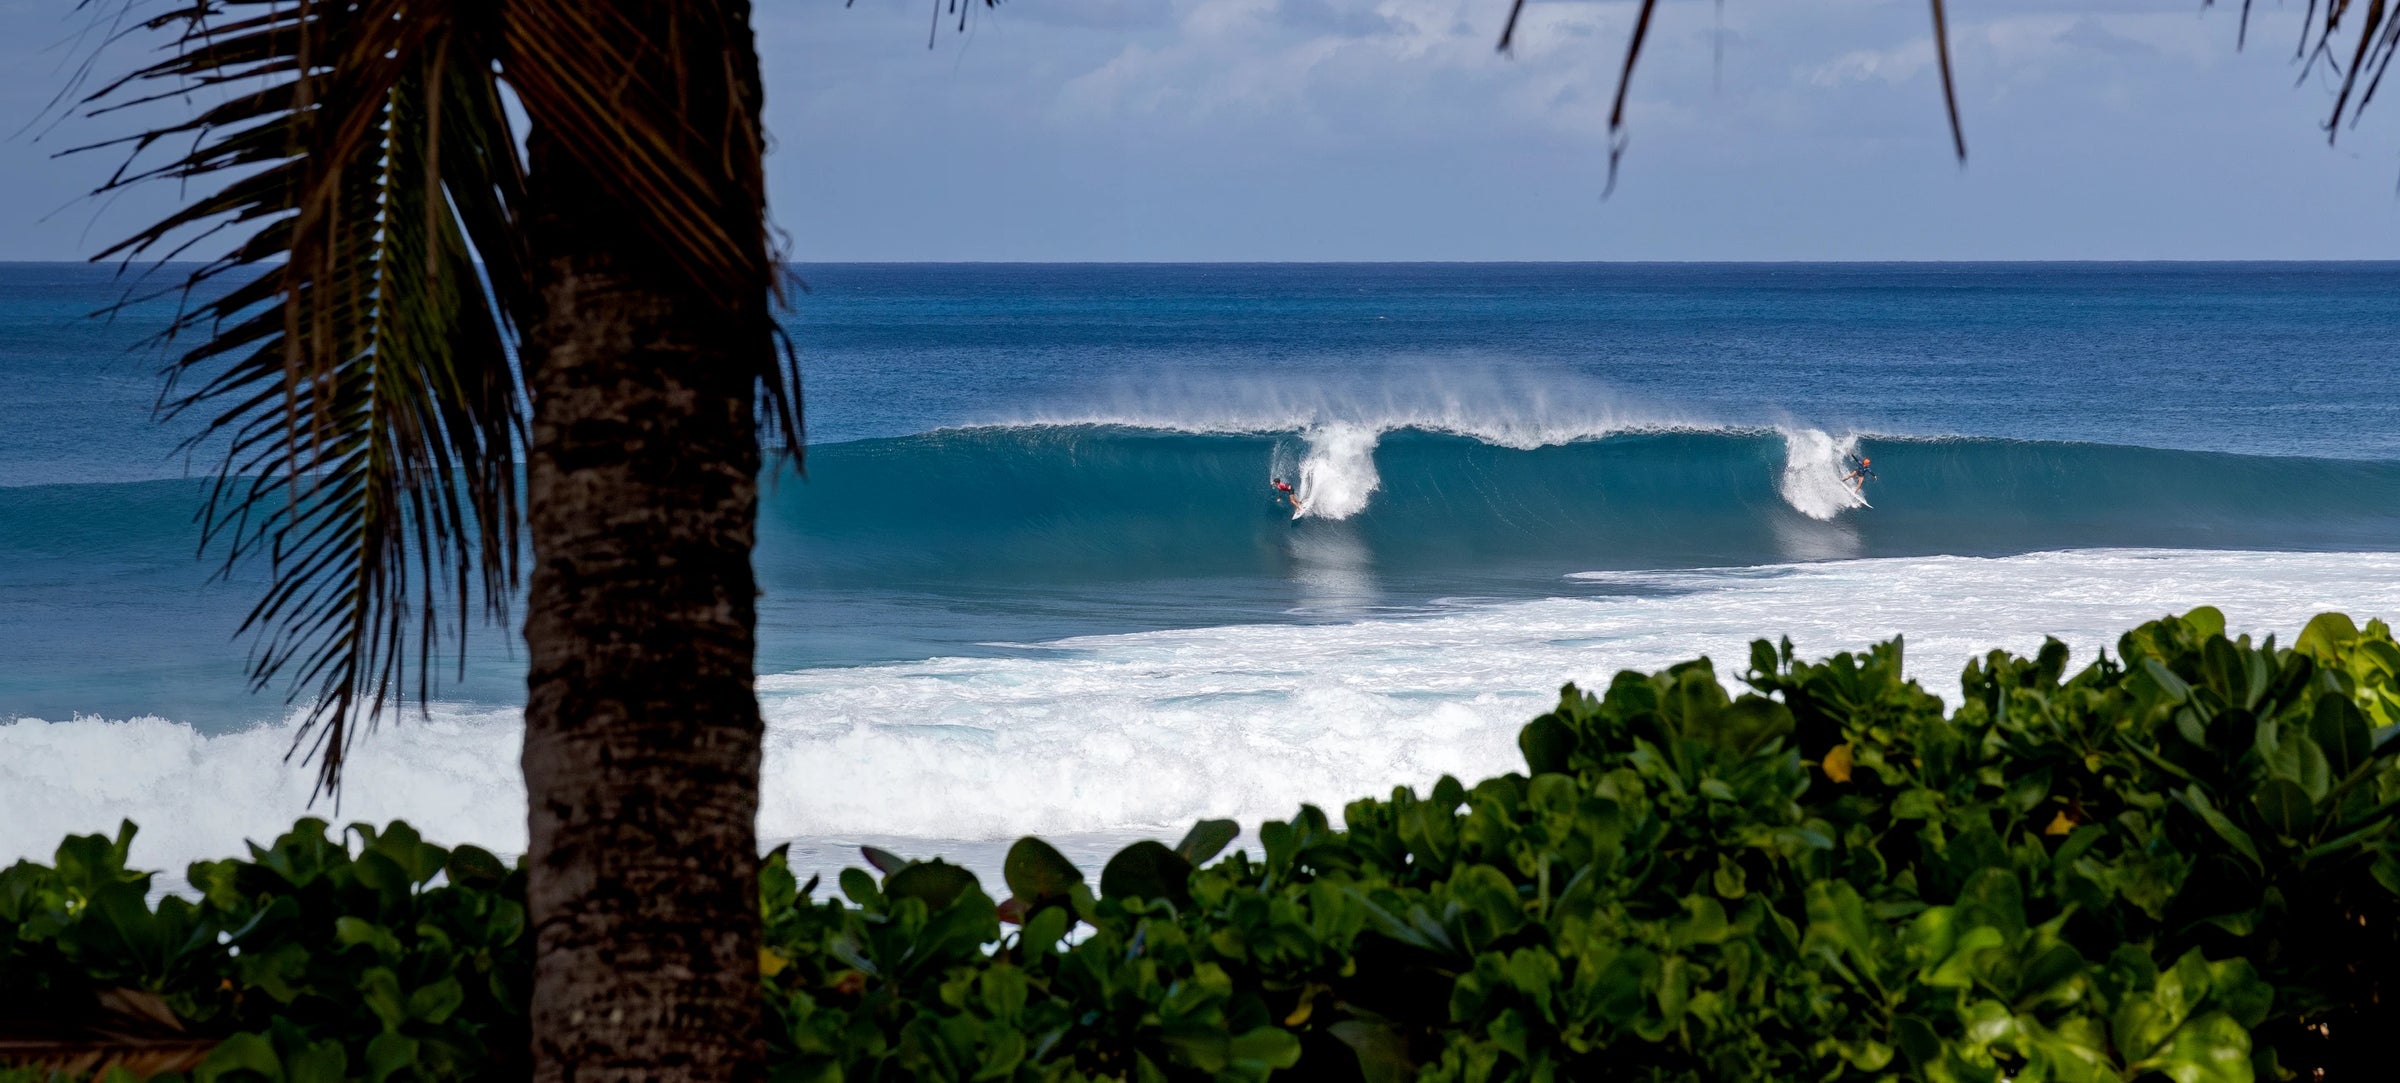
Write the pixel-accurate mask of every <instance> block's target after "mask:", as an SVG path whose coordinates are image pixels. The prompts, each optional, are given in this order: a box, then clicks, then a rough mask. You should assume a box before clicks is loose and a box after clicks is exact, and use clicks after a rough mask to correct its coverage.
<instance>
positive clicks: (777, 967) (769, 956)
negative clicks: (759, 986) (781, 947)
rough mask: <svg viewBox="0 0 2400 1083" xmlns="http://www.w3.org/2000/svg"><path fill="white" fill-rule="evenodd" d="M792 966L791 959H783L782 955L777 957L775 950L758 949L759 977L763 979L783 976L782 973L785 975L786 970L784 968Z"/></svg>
mask: <svg viewBox="0 0 2400 1083" xmlns="http://www.w3.org/2000/svg"><path fill="white" fill-rule="evenodd" d="M790 965H792V961H791V960H790V959H786V958H784V957H783V956H781V955H777V954H776V953H775V949H773V948H760V949H758V976H759V977H762V978H772V977H774V976H775V975H777V974H781V973H783V968H784V967H787V966H790Z"/></svg>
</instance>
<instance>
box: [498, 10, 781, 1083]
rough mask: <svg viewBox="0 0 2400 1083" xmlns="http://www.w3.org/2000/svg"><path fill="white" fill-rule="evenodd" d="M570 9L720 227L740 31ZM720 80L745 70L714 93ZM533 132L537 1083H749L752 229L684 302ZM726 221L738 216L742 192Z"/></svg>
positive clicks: (753, 82) (528, 632)
mask: <svg viewBox="0 0 2400 1083" xmlns="http://www.w3.org/2000/svg"><path fill="white" fill-rule="evenodd" d="M593 6H594V7H595V8H598V7H606V8H611V9H614V11H613V13H612V14H613V15H616V16H621V17H622V19H621V21H622V24H623V25H622V27H621V29H622V30H623V31H625V32H628V33H632V34H636V35H638V37H637V38H634V39H632V40H629V41H621V42H619V43H618V44H620V45H624V46H625V49H624V54H625V55H637V56H639V57H641V58H643V59H642V60H641V61H639V62H638V63H637V67H641V66H652V67H654V68H655V70H637V71H635V72H633V73H630V75H631V78H632V79H634V80H638V81H642V82H646V83H647V84H648V85H650V86H652V87H656V88H667V89H668V90H669V91H670V93H668V94H666V95H664V99H665V100H671V101H673V102H674V103H675V105H676V107H677V111H678V112H681V113H682V114H683V116H681V117H668V118H660V119H662V120H666V121H685V122H688V124H687V126H686V129H685V130H689V131H694V132H712V133H714V134H715V136H716V137H717V138H716V139H714V140H710V141H709V145H708V146H706V147H704V148H700V149H702V150H703V151H704V152H703V153H701V154H699V155H697V157H698V159H699V160H701V161H704V162H706V161H722V162H724V163H725V164H726V166H727V173H728V177H727V178H726V180H725V183H726V184H727V185H728V191H727V192H726V193H724V194H725V195H726V197H727V199H726V204H725V205H727V206H731V207H739V206H740V205H741V204H742V200H743V198H744V194H743V193H741V192H738V191H733V190H731V189H733V188H738V187H740V186H743V185H755V184H756V175H757V170H758V169H759V162H758V151H757V144H756V143H755V141H752V142H749V143H747V145H746V149H745V147H743V146H733V145H726V146H719V145H716V144H717V143H718V142H725V143H729V144H733V143H742V142H743V141H742V140H739V139H734V140H724V139H723V136H724V133H725V132H726V131H727V128H726V127H725V126H724V124H723V122H724V121H725V120H726V118H729V117H733V118H737V119H742V118H744V117H746V118H755V117H756V115H757V114H756V111H755V103H756V94H757V64H756V56H755V52H754V49H753V46H752V43H751V41H750V39H749V37H748V33H747V30H746V29H745V28H746V26H747V15H748V10H747V8H748V5H747V4H746V3H738V4H737V3H726V2H723V0H683V2H678V0H646V2H645V0H594V5H593ZM728 28H731V29H730V30H729V29H728ZM734 39H738V40H734ZM657 43H672V44H671V45H667V46H662V45H659V44H657ZM669 48H673V49H675V50H679V51H680V52H681V53H682V57H680V58H679V57H677V56H674V55H670V54H669V53H668V49H669ZM736 53H738V60H739V61H743V62H746V63H734V64H732V65H730V67H732V68H733V69H736V70H735V71H733V73H732V74H731V76H730V77H729V76H728V67H729V65H728V58H729V57H734V56H735V54H736ZM712 78H713V79H714V80H715V83H714V85H713V86H712V85H711V84H710V80H711V79H712ZM745 84H746V85H745ZM745 93H746V94H748V95H750V100H749V101H748V102H729V101H728V99H729V97H739V96H740V95H742V94H745ZM639 107H640V106H639V105H638V104H634V105H629V106H628V108H639ZM534 121H535V124H534V128H533V130H532V133H531V137H530V139H529V140H528V143H527V154H528V163H529V173H528V208H529V220H528V221H527V222H526V239H527V244H528V247H529V262H530V264H531V267H532V269H533V275H534V278H535V285H536V288H537V291H538V296H537V301H538V304H539V306H540V308H539V310H538V311H539V318H538V320H537V323H536V326H535V327H534V328H533V330H532V331H531V332H530V333H529V335H528V339H527V342H526V348H525V357H524V370H525V380H526V386H527V389H528V391H529V392H530V393H531V397H532V400H533V429H532V441H531V447H530V458H529V463H528V477H527V480H528V500H527V505H528V510H529V514H528V518H529V521H530V525H531V530H532V542H533V556H534V566H533V570H532V576H531V584H530V590H529V594H528V597H527V600H526V605H527V617H526V623H525V642H526V646H527V648H528V649H529V653H530V655H531V658H530V662H531V674H530V677H529V685H530V687H529V695H528V699H527V703H526V708H525V762H524V768H525V784H526V789H527V796H528V798H529V799H530V806H531V821H530V828H531V837H530V843H531V847H530V852H529V854H528V860H527V866H528V885H527V902H528V909H529V910H530V916H531V920H532V923H533V927H534V932H535V936H536V937H537V939H536V942H535V943H536V963H535V973H534V989H533V1001H532V1009H531V1011H532V1015H531V1024H532V1032H533V1044H534V1049H533V1056H534V1062H535V1071H534V1076H535V1078H536V1079H538V1080H565V1079H573V1080H577V1081H579V1083H582V1081H593V1080H618V1079H637V1078H638V1079H645V1080H703V1079H706V1080H719V1079H733V1078H742V1079H754V1078H759V1077H761V1076H762V1075H763V1048H762V1046H761V1044H760V1040H759V1037H760V1035H759V1012H760V994H759V984H758V903H757V899H758V894H757V887H756V878H757V868H758V841H757V814H758V771H759V756H760V738H761V723H760V721H759V713H758V701H757V698H756V696H755V694H754V691H753V677H754V674H753V669H752V651H753V643H754V625H755V619H756V605H755V598H756V595H757V590H756V583H755V580H754V579H753V576H752V572H751V567H750V549H751V543H752V541H753V539H754V537H755V533H756V521H757V511H758V482H757V478H758V470H759V465H760V455H759V446H758V430H757V426H756V421H755V417H756V415H755V413H754V410H755V395H756V390H755V388H756V383H755V381H756V379H757V374H758V372H759V371H760V368H761V362H760V358H761V357H762V356H766V355H767V354H768V352H769V351H771V350H772V349H773V345H772V342H771V341H770V340H769V338H768V337H767V336H768V333H769V328H770V327H771V324H770V323H769V322H768V312H767V310H766V305H767V304H768V303H769V293H768V287H767V280H766V278H765V277H764V274H765V269H764V262H765V257H764V253H765V251H766V246H765V243H764V223H763V217H762V218H760V219H759V220H758V221H757V222H756V224H755V225H754V227H753V228H755V229H756V230H757V231H758V232H757V234H756V236H757V238H758V240H759V244H758V246H757V248H758V251H759V253H760V262H761V265H762V266H761V268H760V269H759V272H760V277H759V280H758V287H759V288H758V289H756V290H754V291H748V292H747V293H746V294H745V293H744V291H738V290H737V291H732V295H730V296H729V295H728V292H727V291H725V290H723V289H721V288H709V287H706V286H703V285H702V284H700V283H699V282H698V281H696V280H695V279H694V277H693V276H692V275H690V274H688V273H685V272H683V271H680V270H678V265H677V263H676V261H675V260H673V259H671V258H669V257H668V255H667V254H666V252H664V251H663V250H662V248H661V246H659V245H658V244H656V243H655V242H654V241H652V240H648V239H645V234H644V231H643V230H642V229H641V228H639V226H640V224H641V223H642V222H643V221H644V217H643V216H644V215H645V214H646V213H649V210H650V208H649V207H647V206H645V205H644V201H642V200H639V199H633V198H627V197H623V196H621V195H613V194H611V192H612V189H611V188H610V186H609V185H607V184H604V183H602V180H603V178H602V177H601V176H600V175H599V174H598V172H597V171H596V169H595V166H598V167H599V168H605V163H595V162H589V161H585V160H583V159H582V158H579V157H578V155H577V153H575V152H579V151H580V152H587V153H585V155H584V157H585V158H589V157H591V155H589V154H588V148H584V147H573V146H569V145H567V141H566V140H564V139H562V138H561V137H560V136H559V134H558V133H557V132H555V131H550V130H546V129H545V128H544V127H543V126H542V124H541V118H540V117H539V116H536V117H535V118H534ZM747 122H748V123H752V124H754V123H755V120H754V119H750V120H747ZM665 127H668V128H673V127H674V125H673V124H666V125H665ZM694 138H701V137H698V136H694ZM745 171H747V174H746V175H745ZM621 187H622V185H620V188H621ZM747 198H748V199H749V201H750V202H751V204H753V205H755V203H756V201H757V197H756V189H755V188H754V187H753V188H752V189H751V191H750V192H749V193H748V195H747ZM736 217H737V218H738V215H737V216H736Z"/></svg>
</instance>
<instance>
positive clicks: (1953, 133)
mask: <svg viewBox="0 0 2400 1083" xmlns="http://www.w3.org/2000/svg"><path fill="white" fill-rule="evenodd" d="M2335 2H2337V3H2345V2H2347V0H2335ZM2374 2H2375V3H2376V4H2378V5H2380V4H2382V3H2383V0H2374ZM1931 3H1932V6H1933V52H1934V59H1935V60H1936V61H1937V62H1938V64H1939V66H1940V68H1941V75H1942V105H1943V107H1944V109H1945V110H1946V111H1947V112H1948V114H1949V117H1950V145H1951V147H1952V148H1953V149H1954V150H1955V152H1956V153H1957V155H1958V160H1959V161H1960V162H1965V161H1966V160H1967V133H1966V129H1965V128H1963V127H1960V125H1959V122H1958V87H1957V84H1956V83H1955V82H1954V81H1953V80H1952V79H1951V76H1950V27H1949V24H1948V20H1947V19H1945V18H1944V12H1943V10H1942V0H1931ZM1657 8H1658V0H1642V6H1641V8H1640V9H1639V10H1638V11H1636V12H1635V13H1634V17H1633V34H1632V37H1631V38H1630V39H1629V40H1628V41H1627V42H1626V45H1625V64H1624V66H1623V67H1622V68H1620V69H1618V71H1617V95H1616V99H1615V101H1614V102H1613V103H1612V104H1611V105H1610V107H1609V110H1608V187H1607V188H1606V189H1605V190H1604V192H1603V194H1604V195H1605V194H1606V193H1607V192H1614V191H1616V188H1617V163H1618V162H1619V161H1620V160H1622V159H1623V158H1624V157H1625V97H1626V94H1627V93H1628V92H1629V91H1630V90H1631V89H1632V87H1633V68H1634V65H1635V63H1637V62H1638V61H1640V60H1641V58H1642V46H1643V44H1644V43H1646V42H1647V41H1648V40H1649V38H1650V16H1651V15H1652V14H1653V13H1654V12H1655V11H1656V9H1657ZM2244 10H2245V12H2246V11H2247V10H2248V9H2247V7H2246V6H2245V8H2244ZM1524 14H1525V0H1509V5H1508V20H1507V21H1506V22H1504V23H1502V24H1501V26H1500V45H1499V49H1500V52H1501V53H1503V54H1507V53H1510V52H1512V51H1513V50H1514V49H1515V47H1516V40H1517V21H1518V20H1519V19H1521V18H1523V17H1524ZM1719 17H1720V18H1722V12H1720V15H1719ZM1723 48H1724V45H1723V42H1722V41H1721V40H1720V41H1719V43H1718V49H1719V62H1720V63H1722V52H1723Z"/></svg>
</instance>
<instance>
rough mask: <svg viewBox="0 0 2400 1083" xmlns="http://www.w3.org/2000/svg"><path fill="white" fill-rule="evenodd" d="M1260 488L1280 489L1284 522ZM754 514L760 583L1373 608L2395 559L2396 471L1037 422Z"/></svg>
mask: <svg viewBox="0 0 2400 1083" xmlns="http://www.w3.org/2000/svg"><path fill="white" fill-rule="evenodd" d="M1853 454H1863V455H1867V456H1871V457H1873V458H1874V460H1875V469H1876V471H1877V472H1878V474H1879V478H1878V479H1877V480H1872V481H1870V482H1868V483H1867V486H1866V489H1865V493H1864V497H1863V499H1862V497H1861V495H1860V494H1859V493H1858V492H1856V491H1854V490H1853V489H1852V487H1851V486H1850V485H1848V484H1846V483H1845V482H1844V481H1843V480H1842V478H1843V475H1844V472H1845V470H1846V469H1847V468H1846V466H1845V461H1846V459H1847V458H1848V457H1849V456H1851V455H1853ZM1274 477H1284V478H1286V479H1296V480H1297V485H1298V488H1299V503H1300V507H1301V514H1300V515H1298V516H1294V515H1292V514H1291V513H1290V509H1289V508H1288V507H1286V506H1283V505H1280V504H1278V503H1276V502H1275V500H1274V498H1273V496H1272V491H1271V490H1270V488H1269V480H1270V479H1271V478H1274ZM1867 501H1872V502H1873V505H1874V506H1873V507H1872V508H1868V507H1865V506H1863V505H1864V504H1865V502H1867ZM766 519H767V523H766V527H767V529H766V533H765V543H764V549H763V552H762V570H763V571H764V572H765V574H766V578H767V579H768V581H769V584H770V587H771V586H772V585H773V584H774V583H775V582H776V581H778V580H783V581H786V582H789V581H793V580H795V579H796V580H803V581H821V582H840V583H849V584H857V585H866V584H870V583H884V584H890V585H900V586H906V585H910V584H934V583H939V584H958V583H985V584H1009V583H1016V584H1028V583H1043V582H1062V581H1063V582H1076V583H1099V582H1111V581H1124V580H1135V579H1140V580H1154V579H1190V578H1195V577H1219V576H1234V577H1240V576H1253V575H1259V576H1269V577H1275V578H1286V577H1288V576H1289V575H1290V574H1291V573H1292V572H1294V571H1295V570H1296V569H1297V568H1298V567H1299V566H1300V565H1303V564H1306V563H1308V560H1309V558H1308V554H1309V553H1310V552H1312V551H1313V552H1319V553H1323V552H1327V551H1331V550H1335V549H1340V550H1346V551H1348V552H1350V553H1351V554H1352V555H1353V556H1354V557H1355V558H1356V559H1357V560H1358V561H1363V562H1365V564H1366V565H1369V566H1371V568H1372V570H1373V572H1374V574H1375V575H1376V576H1377V577H1378V578H1379V581H1381V582H1383V583H1384V584H1385V585H1386V586H1387V587H1389V586H1392V585H1394V584H1396V583H1405V582H1408V581H1410V580H1412V579H1418V580H1423V581H1424V582H1425V585H1426V586H1427V588H1428V589H1441V586H1442V585H1443V584H1448V585H1450V589H1475V588H1474V587H1473V586H1472V585H1471V584H1472V583H1474V582H1479V581H1480V582H1486V583H1487V584H1488V583H1489V582H1490V581H1492V580H1494V579H1495V578H1497V579H1499V580H1508V579H1510V578H1512V577H1519V576H1531V577H1534V578H1537V579H1540V580H1542V581H1549V580H1550V579H1552V578H1553V577H1555V576H1557V575H1560V574H1564V573H1567V572H1571V571H1578V570H1590V569H1610V568H1673V567H1708V566H1720V565H1748V564H1769V563H1778V562H1784V561H1791V560H1820V559H1834V558H1850V557H1870V556H1908V555H1929V554H1936V553H1948V554H1958V555H2000V554H2007V553H2017V552H2030V551H2035V550H2042V549H2061V548H2085V547H2124V546H2159V547H2197V548H2224V549H2245V548H2274V549H2302V550H2335V549H2341V550H2382V549H2388V548H2392V547H2394V544H2395V542H2400V463H2393V462H2372V461H2359V460H2345V459H2308V458H2284V457H2269V456H2245V455H2229V454H2216V453H2208V452H2191V451H2169V450H2157V449H2148V448H2135V447H2119V446H2109V445H2098V444H2075V443H2043V442H2030V441H2008V440H1991V439H1967V438H1958V439H1923V438H1885V437H1876V436H1857V435H1848V436H1834V435H1829V434H1826V433H1823V432H1819V431H1816V430H1810V429H1792V430H1785V431H1777V430H1766V429H1762V430H1656V431H1640V432H1621V433H1615V434H1608V435H1596V436H1593V437H1590V438H1583V439H1571V440H1567V441H1564V442H1559V443H1549V444H1541V445H1537V446H1530V447H1512V446H1503V445H1501V444H1497V443H1492V442H1487V440H1486V439H1482V438H1478V437H1477V436H1475V435H1462V434H1456V433H1447V432H1432V431H1426V430H1422V429H1401V430H1398V431H1378V430H1377V429H1375V428H1372V427H1369V426H1364V425H1359V424H1349V423H1337V424H1328V425H1323V426H1318V427H1315V428H1309V429H1305V430H1300V431H1293V432H1281V433H1273V432H1250V433H1240V432H1231V433H1228V432H1188V431H1174V430H1166V429H1157V428H1137V427H1132V426H1122V425H1035V426H1019V427H992V428H971V429H953V430H945V431H939V432H933V433H927V434H922V435H917V436H909V437H902V438H895V439H882V440H863V441H856V442H851V443H845V444H835V445H828V446H820V447H815V448H811V449H810V451H809V478H808V481H807V482H806V483H805V484H797V483H791V482H788V481H787V482H786V483H784V484H782V485H779V486H777V487H776V488H775V489H774V490H773V491H771V493H770V496H769V504H768V508H767V511H766Z"/></svg>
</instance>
